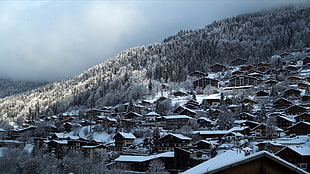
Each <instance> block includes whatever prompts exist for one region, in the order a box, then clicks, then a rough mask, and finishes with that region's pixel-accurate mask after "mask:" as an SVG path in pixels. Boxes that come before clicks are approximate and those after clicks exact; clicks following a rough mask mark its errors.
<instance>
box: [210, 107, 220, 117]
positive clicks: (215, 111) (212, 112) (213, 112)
mask: <svg viewBox="0 0 310 174" xmlns="http://www.w3.org/2000/svg"><path fill="white" fill-rule="evenodd" d="M208 113H209V115H210V117H211V118H213V119H217V118H218V117H219V115H220V114H221V113H222V111H221V110H219V109H209V111H208Z"/></svg>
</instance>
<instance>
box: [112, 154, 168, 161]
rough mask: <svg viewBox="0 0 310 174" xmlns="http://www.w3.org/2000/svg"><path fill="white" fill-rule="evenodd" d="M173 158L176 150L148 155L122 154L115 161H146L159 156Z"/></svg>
mask: <svg viewBox="0 0 310 174" xmlns="http://www.w3.org/2000/svg"><path fill="white" fill-rule="evenodd" d="M169 157H170V158H173V157H174V152H164V153H160V154H156V155H148V156H133V155H120V156H119V157H118V158H116V159H115V160H114V161H116V162H144V161H149V160H153V159H157V158H169Z"/></svg>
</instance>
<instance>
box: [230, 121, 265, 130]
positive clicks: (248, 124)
mask: <svg viewBox="0 0 310 174" xmlns="http://www.w3.org/2000/svg"><path fill="white" fill-rule="evenodd" d="M234 123H235V124H237V125H239V126H246V127H249V128H250V129H253V128H254V127H256V126H258V125H260V123H258V122H255V121H250V120H235V122H234Z"/></svg>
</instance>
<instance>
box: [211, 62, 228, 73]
mask: <svg viewBox="0 0 310 174" xmlns="http://www.w3.org/2000/svg"><path fill="white" fill-rule="evenodd" d="M210 70H211V72H224V71H226V70H227V68H226V66H224V65H221V64H218V63H217V64H214V65H212V66H210Z"/></svg>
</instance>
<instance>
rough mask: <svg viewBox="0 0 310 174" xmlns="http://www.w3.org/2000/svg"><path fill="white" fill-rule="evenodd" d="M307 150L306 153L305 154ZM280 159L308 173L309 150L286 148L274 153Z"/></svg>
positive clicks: (309, 165)
mask: <svg viewBox="0 0 310 174" xmlns="http://www.w3.org/2000/svg"><path fill="white" fill-rule="evenodd" d="M307 150H308V153H307V152H305V151H307ZM276 155H277V156H279V157H281V158H282V159H284V160H286V161H288V162H290V163H292V164H294V165H296V166H298V167H300V168H302V169H304V170H306V171H308V172H310V148H307V147H298V146H297V147H296V146H295V147H292V146H288V147H285V148H283V149H282V150H280V151H279V152H277V153H276Z"/></svg>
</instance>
